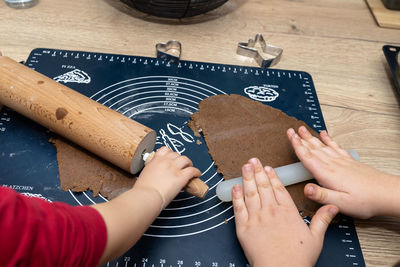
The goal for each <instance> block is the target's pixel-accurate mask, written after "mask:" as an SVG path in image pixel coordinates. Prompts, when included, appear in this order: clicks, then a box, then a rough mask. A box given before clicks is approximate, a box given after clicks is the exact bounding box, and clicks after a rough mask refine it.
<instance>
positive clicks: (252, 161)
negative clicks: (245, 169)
mask: <svg viewBox="0 0 400 267" xmlns="http://www.w3.org/2000/svg"><path fill="white" fill-rule="evenodd" d="M249 161H250V162H251V163H252V164H257V163H258V160H257V159H256V158H251V159H250V160H249Z"/></svg>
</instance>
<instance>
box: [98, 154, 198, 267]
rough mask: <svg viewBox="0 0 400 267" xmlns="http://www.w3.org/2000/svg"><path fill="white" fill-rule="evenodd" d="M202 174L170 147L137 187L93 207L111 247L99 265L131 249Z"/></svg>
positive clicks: (142, 174)
mask: <svg viewBox="0 0 400 267" xmlns="http://www.w3.org/2000/svg"><path fill="white" fill-rule="evenodd" d="M200 176H201V172H200V171H199V170H198V169H196V168H194V167H193V166H192V162H191V161H190V160H189V159H188V158H187V157H184V156H180V155H179V154H178V153H174V152H172V151H171V150H169V149H167V148H166V147H163V148H161V149H160V150H158V151H157V152H156V154H155V156H154V158H153V159H152V160H151V162H150V163H149V164H148V165H147V166H146V167H145V168H144V169H143V171H142V173H141V174H140V176H139V178H138V180H137V182H136V183H135V186H134V187H133V188H132V189H131V190H129V191H127V192H125V193H123V194H122V195H120V196H119V197H117V198H115V199H113V200H112V201H110V202H107V203H103V204H98V205H95V206H92V207H93V208H95V209H96V210H97V211H99V212H100V214H101V215H102V217H103V218H104V221H105V224H106V227H107V245H106V249H105V251H104V253H103V256H102V258H101V260H100V263H99V264H104V263H106V262H107V261H109V260H112V259H114V258H116V257H118V256H120V255H121V254H123V253H124V252H125V251H127V250H128V249H129V248H131V247H132V246H133V245H134V244H135V243H136V242H137V241H138V240H139V238H140V237H141V236H142V235H143V233H144V232H145V231H146V229H147V228H148V227H149V225H150V224H151V223H152V222H153V221H154V219H155V218H156V217H157V215H158V214H159V213H160V211H161V210H162V209H163V208H164V207H165V206H166V205H168V204H169V203H170V202H171V201H172V199H173V198H174V197H175V196H176V195H177V194H178V193H179V191H180V190H181V189H182V188H183V187H184V186H185V185H186V184H187V183H188V181H189V180H190V179H191V178H194V177H200Z"/></svg>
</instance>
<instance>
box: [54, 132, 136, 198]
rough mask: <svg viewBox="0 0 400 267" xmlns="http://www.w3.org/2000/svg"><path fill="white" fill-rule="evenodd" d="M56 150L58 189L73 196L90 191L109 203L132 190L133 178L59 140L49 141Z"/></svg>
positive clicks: (80, 149) (75, 146)
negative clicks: (70, 191) (109, 200)
mask: <svg viewBox="0 0 400 267" xmlns="http://www.w3.org/2000/svg"><path fill="white" fill-rule="evenodd" d="M50 141H51V142H52V143H53V144H54V145H55V146H56V148H57V161H58V170H59V175H60V184H61V189H63V190H65V191H68V190H69V189H71V190H72V191H74V192H84V191H86V190H92V191H93V196H94V197H96V196H98V195H99V193H100V194H101V195H102V196H103V197H106V198H108V199H113V198H115V197H116V196H118V195H120V194H122V193H123V192H125V191H127V190H129V189H130V188H132V187H133V185H134V184H135V182H136V176H134V175H132V174H129V173H127V172H125V171H123V170H121V169H119V168H118V167H115V166H113V165H112V164H110V163H108V162H106V161H104V160H102V159H100V158H98V157H97V156H95V155H93V154H92V153H90V152H88V151H86V150H84V149H83V148H81V147H79V146H77V145H75V144H72V143H71V142H69V141H67V140H65V139H62V138H52V139H51V140H50Z"/></svg>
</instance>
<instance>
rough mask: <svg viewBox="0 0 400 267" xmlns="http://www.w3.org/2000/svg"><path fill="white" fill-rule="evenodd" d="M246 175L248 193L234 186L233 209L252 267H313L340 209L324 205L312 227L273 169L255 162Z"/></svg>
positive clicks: (312, 222)
mask: <svg viewBox="0 0 400 267" xmlns="http://www.w3.org/2000/svg"><path fill="white" fill-rule="evenodd" d="M242 173H243V187H244V194H243V192H242V188H241V187H240V186H239V185H235V186H234V187H233V190H232V195H233V207H234V212H235V222H236V232H237V236H238V238H239V241H240V244H241V245H242V247H243V250H244V252H245V254H246V257H247V260H248V261H249V263H250V265H251V266H253V267H266V266H294V267H295V266H302V267H307V266H313V265H314V264H315V263H316V261H317V259H318V256H319V254H320V252H321V249H322V243H323V240H324V235H325V231H326V229H327V228H328V225H329V223H330V222H331V220H332V219H333V218H334V217H335V215H336V214H337V212H338V208H337V207H335V206H333V205H327V206H323V207H322V208H320V209H319V210H318V211H317V213H316V214H315V215H314V217H313V219H312V221H311V224H310V227H308V226H307V225H306V224H305V222H304V221H303V219H302V218H301V217H300V215H299V212H298V210H297V208H296V206H295V204H294V202H293V200H292V198H291V197H290V195H289V193H288V191H287V190H286V188H285V187H284V186H283V184H282V182H281V181H280V180H279V178H278V177H277V175H276V173H275V171H274V170H273V169H272V168H271V167H265V168H263V167H262V165H261V163H260V161H259V160H258V159H251V160H249V162H248V164H246V165H244V166H243V168H242Z"/></svg>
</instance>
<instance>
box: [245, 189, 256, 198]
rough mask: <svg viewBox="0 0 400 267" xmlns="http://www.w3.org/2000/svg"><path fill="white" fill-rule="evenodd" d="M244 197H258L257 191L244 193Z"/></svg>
mask: <svg viewBox="0 0 400 267" xmlns="http://www.w3.org/2000/svg"><path fill="white" fill-rule="evenodd" d="M244 195H245V197H246V198H252V197H254V196H256V195H257V191H256V190H248V191H246V192H245V193H244Z"/></svg>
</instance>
